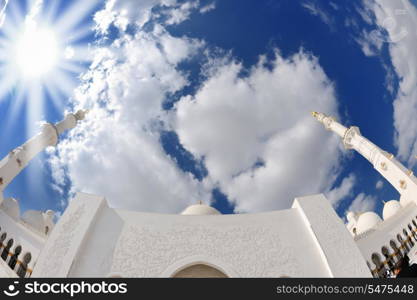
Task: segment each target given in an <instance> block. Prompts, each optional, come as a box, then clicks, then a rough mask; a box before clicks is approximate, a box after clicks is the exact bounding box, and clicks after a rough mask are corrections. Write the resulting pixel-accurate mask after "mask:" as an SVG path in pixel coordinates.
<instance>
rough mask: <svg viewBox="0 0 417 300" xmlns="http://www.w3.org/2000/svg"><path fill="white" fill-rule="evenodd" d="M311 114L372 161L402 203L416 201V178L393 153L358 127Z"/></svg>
mask: <svg viewBox="0 0 417 300" xmlns="http://www.w3.org/2000/svg"><path fill="white" fill-rule="evenodd" d="M312 115H313V116H314V117H315V118H316V119H317V120H318V121H319V122H321V123H323V125H324V126H325V127H326V129H328V130H332V131H334V132H335V133H337V134H338V135H339V136H340V137H342V138H343V144H344V146H345V148H346V149H354V150H356V151H357V152H359V153H360V154H361V155H362V156H363V157H365V158H366V159H367V160H368V161H369V162H371V163H372V165H373V166H374V168H375V169H376V170H377V171H378V172H379V173H380V174H381V175H382V176H383V177H384V178H385V179H386V180H388V182H389V183H391V185H392V186H394V188H395V189H396V190H397V191H398V192H399V193H400V195H401V199H402V201H401V202H402V203H408V202H410V201H415V202H416V203H417V178H416V177H415V176H414V175H413V172H412V171H410V170H408V169H407V168H406V167H404V166H403V165H402V164H401V163H400V162H399V161H398V160H396V159H395V158H394V155H392V154H390V153H388V152H386V151H384V150H382V149H380V148H379V147H378V146H376V145H375V144H373V143H372V142H371V141H369V140H368V139H366V138H365V137H363V136H362V135H361V132H360V131H359V128H358V127H356V126H352V127H350V128H349V129H347V128H346V127H344V126H343V125H341V124H339V123H338V122H336V121H335V120H334V119H333V118H332V117H329V116H327V115H325V114H323V113H317V112H313V113H312Z"/></svg>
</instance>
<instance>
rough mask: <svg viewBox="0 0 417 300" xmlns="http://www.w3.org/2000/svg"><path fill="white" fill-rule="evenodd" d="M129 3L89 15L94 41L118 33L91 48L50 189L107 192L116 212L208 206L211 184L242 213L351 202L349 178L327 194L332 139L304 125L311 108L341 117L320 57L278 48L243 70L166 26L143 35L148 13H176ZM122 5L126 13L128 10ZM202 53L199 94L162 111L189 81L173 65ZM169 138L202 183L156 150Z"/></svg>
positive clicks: (309, 122) (334, 166) (335, 163)
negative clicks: (321, 199)
mask: <svg viewBox="0 0 417 300" xmlns="http://www.w3.org/2000/svg"><path fill="white" fill-rule="evenodd" d="M133 3H137V2H136V1H125V2H118V1H114V0H110V1H108V2H107V4H106V7H105V8H104V9H103V10H102V11H101V12H99V13H97V14H96V15H95V20H96V23H97V27H96V30H97V32H98V33H99V34H102V35H106V33H107V32H108V28H109V26H110V25H111V24H113V25H114V26H116V28H117V29H118V30H119V31H120V32H121V33H122V34H121V35H120V36H119V38H118V39H117V40H115V41H114V42H112V43H111V44H110V46H108V47H103V48H98V49H96V50H95V51H94V53H93V56H94V59H93V62H92V64H91V66H90V68H89V70H88V72H87V73H86V74H84V76H83V77H82V78H81V80H82V82H83V83H82V85H81V86H80V87H79V88H77V90H76V93H75V97H74V99H73V106H74V108H75V109H77V108H89V109H90V113H89V115H88V118H87V119H86V120H85V121H83V122H81V123H80V124H79V126H78V127H76V128H75V129H73V130H72V131H71V132H70V133H69V137H68V139H66V140H64V141H62V142H61V143H60V144H59V145H58V148H57V149H56V150H54V151H55V152H54V153H53V154H52V156H51V159H50V163H51V168H52V171H53V175H54V178H55V184H56V188H57V189H59V188H60V187H61V188H62V187H63V186H65V184H66V182H67V181H69V182H70V183H71V192H74V191H84V192H91V193H95V194H99V195H103V196H105V197H106V198H107V199H108V201H109V203H110V205H111V206H113V207H123V208H128V209H136V210H145V211H159V212H178V211H180V210H181V209H183V208H184V207H185V206H186V205H188V204H190V203H193V202H194V203H195V202H196V201H197V200H203V201H210V196H211V190H212V188H213V187H216V188H220V189H221V190H222V192H224V193H225V194H226V195H227V196H228V198H229V199H230V200H231V201H232V202H233V203H234V204H235V205H236V211H238V212H254V211H265V210H271V209H281V208H288V207H290V206H291V203H292V201H293V199H294V198H295V197H297V196H303V195H308V194H313V193H320V192H323V191H329V193H330V195H332V196H331V201H333V202H335V203H337V202H338V201H340V200H339V199H338V198H340V199H341V198H342V197H343V194H345V193H349V192H348V191H349V189H350V184H351V182H352V181H354V179H353V177H349V178H348V179H346V180H343V181H342V184H341V186H340V187H338V188H336V190H330V187H332V186H333V183H334V181H335V179H336V177H337V176H338V174H339V171H340V166H339V164H340V157H341V151H340V149H341V146H340V145H341V143H340V139H339V138H338V137H337V136H336V135H334V134H332V133H330V132H327V131H326V130H324V128H323V126H322V125H321V124H319V123H318V122H316V121H315V120H314V119H313V118H312V117H311V116H310V111H312V110H318V111H323V112H325V113H328V114H331V115H334V116H336V117H337V111H338V107H337V101H336V97H335V92H334V88H333V85H332V83H331V81H330V80H329V79H328V78H327V76H326V74H325V73H324V71H323V70H322V69H321V67H320V65H319V63H318V60H317V58H315V57H314V56H312V55H310V54H308V53H305V52H304V51H300V52H299V53H296V54H294V55H293V56H291V57H287V58H283V57H282V56H281V55H280V54H279V52H278V51H276V53H275V58H274V59H272V60H270V59H267V58H266V57H265V56H261V57H260V59H259V62H258V63H257V64H256V65H254V66H253V67H252V68H250V69H244V67H243V66H242V64H241V63H239V62H238V61H237V60H236V59H234V58H232V57H231V56H229V55H221V56H220V57H219V55H218V53H217V54H216V56H212V55H213V54H211V53H210V51H209V50H207V49H205V44H204V42H203V41H199V40H195V39H190V38H187V37H173V36H171V35H170V34H169V33H168V32H167V31H166V29H165V28H164V27H163V25H158V24H156V23H154V24H153V26H152V29H150V30H151V31H145V30H141V28H140V26H142V25H143V24H145V23H146V22H148V21H149V20H151V19H152V16H151V15H148V13H150V12H151V11H152V5H162V4H161V3H165V4H166V6H167V5H168V4H167V3H171V7H172V8H174V9H175V8H178V7H179V6H178V4H177V3H174V2H173V1H168V0H167V1H143V2H141V4H140V5H139V4H138V5H139V6H140V7H142V8H143V9H142V10H138V8H137V7H136V6H134V4H133ZM193 3H195V2H193ZM193 3H191V4H190V7H194V8H193V9H196V8H197V6H195V4H193ZM126 5H133V6H132V7H131V8H130V9H131V10H132V11H131V10H129V11H128V12H124V9H126ZM181 5H183V3H182V4H181ZM159 13H161V12H159ZM187 17H188V16H187ZM183 19H184V18H182V19H181V18H177V19H176V20H177V21H178V22H180V21H181V20H183ZM167 20H168V21H167ZM169 20H170V19H169V18H168V19H165V20H161V22H162V23H163V24H164V25H170V22H171V21H169ZM177 21H174V20H172V24H176V22H177ZM129 24H135V25H136V28H135V30H136V33H135V34H133V35H132V33H131V32H130V33H129V34H123V33H124V32H125V30H126V28H127V26H128V25H129ZM203 50H204V51H205V53H208V54H207V55H208V58H207V59H208V63H207V64H206V65H205V67H204V69H203V70H202V75H203V76H204V77H203V79H202V82H200V85H199V88H198V89H197V92H196V93H195V94H193V95H186V96H183V97H181V99H180V100H179V101H178V102H177V103H176V105H175V106H174V109H173V110H171V111H164V110H163V109H162V106H163V105H162V104H163V103H164V101H165V100H166V96H167V94H170V95H172V94H174V93H176V92H179V91H181V90H182V89H183V88H184V87H185V86H187V85H188V84H189V78H188V77H187V73H186V72H184V71H182V70H181V68H180V67H179V65H180V64H181V63H182V62H184V61H186V60H187V59H189V58H191V57H193V56H195V55H196V54H197V53H203V52H204V51H203ZM166 129H170V130H174V131H175V132H176V133H177V134H178V137H179V141H180V142H181V144H182V145H183V146H184V148H185V149H186V150H188V151H189V152H190V153H192V154H193V155H194V157H195V158H196V159H200V160H201V161H202V162H203V163H204V165H205V167H206V169H207V173H208V175H207V177H206V178H204V179H203V180H201V181H199V180H197V179H196V178H195V177H194V176H192V175H191V174H190V173H187V172H183V171H181V170H180V168H179V167H178V164H177V163H176V161H175V160H174V159H171V158H170V156H169V155H167V154H166V153H165V152H164V151H163V149H162V146H161V143H160V132H161V131H162V130H166ZM352 184H353V183H352Z"/></svg>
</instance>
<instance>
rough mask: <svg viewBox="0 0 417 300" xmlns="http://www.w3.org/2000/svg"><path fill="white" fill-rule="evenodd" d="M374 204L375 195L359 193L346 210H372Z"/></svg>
mask: <svg viewBox="0 0 417 300" xmlns="http://www.w3.org/2000/svg"><path fill="white" fill-rule="evenodd" d="M375 205H376V197H374V196H370V195H366V194H365V193H360V194H359V195H358V196H356V198H355V199H354V200H353V201H352V203H351V205H350V206H349V208H348V209H347V211H352V212H366V211H373V210H374V209H375Z"/></svg>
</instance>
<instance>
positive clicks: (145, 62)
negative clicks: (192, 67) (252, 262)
mask: <svg viewBox="0 0 417 300" xmlns="http://www.w3.org/2000/svg"><path fill="white" fill-rule="evenodd" d="M201 45H202V44H201V42H199V41H196V40H191V39H187V38H186V37H184V38H174V37H172V36H170V35H169V34H168V33H167V32H166V31H165V30H164V28H163V27H161V26H157V25H156V26H155V29H154V31H153V32H150V33H145V32H142V31H139V32H138V33H137V34H136V35H135V36H133V37H131V36H128V35H125V36H123V37H122V38H120V39H119V40H117V41H115V42H114V43H113V44H112V45H111V46H110V47H107V48H102V49H97V50H96V51H95V53H94V60H93V62H92V65H91V67H90V69H89V71H88V72H87V73H86V74H85V75H84V76H83V77H82V80H83V84H82V85H81V86H80V87H79V88H78V89H77V90H76V93H75V95H76V96H75V99H74V106H75V107H76V108H77V107H80V108H89V109H90V113H89V114H88V117H87V118H86V120H85V121H83V122H81V123H80V124H79V126H77V127H76V128H74V129H73V130H72V131H71V132H70V133H69V138H68V139H66V140H63V141H61V142H60V144H59V145H58V148H57V150H56V153H55V155H53V156H52V158H51V160H50V162H51V165H52V169H53V176H54V178H55V180H56V184H57V185H58V186H59V185H63V184H64V183H65V176H67V177H68V178H69V179H70V180H71V183H72V186H71V188H72V191H84V192H91V193H95V194H98V195H103V196H105V197H106V198H107V200H108V201H109V203H110V205H111V206H114V207H123V208H128V209H136V210H144V211H158V212H171V213H176V212H178V211H180V210H182V209H184V207H185V206H187V205H188V204H190V203H195V202H197V200H203V201H208V200H210V199H209V196H210V192H209V191H208V190H206V187H205V185H204V183H201V182H199V181H198V180H196V179H195V178H194V177H192V176H191V175H190V174H189V173H184V172H182V171H180V170H179V169H178V167H177V165H176V163H175V162H174V161H173V160H172V159H171V158H170V157H169V156H167V155H166V154H165V152H164V151H163V149H162V147H161V144H160V142H159V131H160V127H161V126H162V125H161V124H162V123H163V120H164V113H163V111H162V109H161V106H162V102H163V101H164V99H165V94H166V93H168V92H175V91H178V90H179V89H181V88H183V87H184V86H185V85H186V84H187V82H188V81H187V77H186V75H185V74H183V73H182V72H181V71H179V70H178V69H177V65H178V63H180V62H182V61H184V60H186V59H188V58H189V57H192V56H193V55H194V54H195V53H196V51H197V50H198V48H199V47H200V46H201ZM64 167H65V173H64V172H63V170H64V169H63V168H64Z"/></svg>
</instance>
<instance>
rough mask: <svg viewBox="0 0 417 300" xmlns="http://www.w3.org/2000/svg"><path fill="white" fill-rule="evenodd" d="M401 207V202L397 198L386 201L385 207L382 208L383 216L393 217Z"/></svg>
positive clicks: (385, 218)
mask: <svg viewBox="0 0 417 300" xmlns="http://www.w3.org/2000/svg"><path fill="white" fill-rule="evenodd" d="M400 209H401V204H400V202H398V201H397V200H391V201H388V202H387V203H385V205H384V209H383V210H382V217H383V218H384V220H387V219H389V218H391V217H392V216H393V215H395V214H396V213H397V212H398V211H399V210H400Z"/></svg>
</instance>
